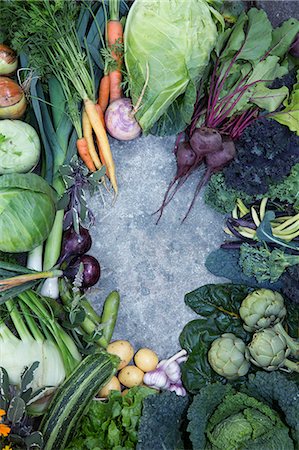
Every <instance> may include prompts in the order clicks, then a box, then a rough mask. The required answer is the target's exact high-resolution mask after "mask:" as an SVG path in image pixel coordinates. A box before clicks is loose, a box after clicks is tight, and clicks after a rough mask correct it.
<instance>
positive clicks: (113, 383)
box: [98, 377, 121, 398]
mask: <svg viewBox="0 0 299 450" xmlns="http://www.w3.org/2000/svg"><path fill="white" fill-rule="evenodd" d="M111 391H119V392H120V391H121V387H120V382H119V381H118V378H117V377H112V378H111V380H110V381H109V383H107V384H106V385H105V386H104V387H102V389H101V390H100V392H99V393H98V396H99V397H101V398H106V397H108V395H109V394H110V392H111Z"/></svg>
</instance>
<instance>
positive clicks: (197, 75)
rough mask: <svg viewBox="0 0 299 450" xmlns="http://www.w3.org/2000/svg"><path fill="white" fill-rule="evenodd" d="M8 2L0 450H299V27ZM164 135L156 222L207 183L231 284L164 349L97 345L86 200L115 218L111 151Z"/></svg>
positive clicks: (195, 14) (244, 15)
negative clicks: (170, 142)
mask: <svg viewBox="0 0 299 450" xmlns="http://www.w3.org/2000/svg"><path fill="white" fill-rule="evenodd" d="M131 3H132V2H128V3H127V2H125V1H123V0H108V1H106V2H96V1H91V2H86V1H84V0H82V1H75V0H40V1H39V2H36V1H35V0H28V1H26V2H19V1H16V0H4V1H3V2H2V5H1V16H0V25H1V33H2V34H1V39H2V40H3V43H1V44H0V252H1V254H0V348H1V352H0V448H1V449H2V450H18V449H40V450H60V449H61V450H63V449H69V450H72V449H81V448H82V449H96V448H105V449H115V450H118V449H120V448H137V449H140V450H146V449H149V450H155V449H157V450H158V449H161V448H163V449H169V450H173V449H174V448H188V449H200V450H203V449H207V450H208V449H215V450H216V449H223V450H226V449H227V450H228V449H231V450H234V449H235V450H237V449H240V448H246V449H250V448H261V449H263V448H264V449H268V448H273V449H274V448H284V449H287V450H288V449H290V450H291V449H295V448H297V447H298V445H299V438H298V433H299V428H298V420H297V418H298V416H299V403H298V398H299V387H298V372H299V362H298V360H299V340H298V337H299V336H298V318H299V317H298V314H299V312H298V307H297V303H298V298H299V297H298V294H299V253H298V252H299V246H298V240H299V214H298V208H299V203H298V191H299V140H298V139H299V138H298V135H299V128H298V123H299V116H298V103H299V100H298V92H299V78H298V76H299V71H298V61H299V59H298V58H299V21H298V20H296V19H293V18H290V19H289V20H287V21H285V22H284V23H282V24H281V25H280V26H279V27H277V28H273V27H272V25H271V23H270V21H269V19H268V17H267V15H266V13H265V12H264V11H263V10H259V9H256V8H249V9H248V10H245V8H244V5H242V4H241V3H240V2H234V4H231V3H232V2H228V3H227V2H223V1H215V2H211V1H210V0H182V1H181V2H174V1H173V0H153V1H150V2H145V1H144V0H135V1H134V2H133V4H131ZM141 133H144V134H147V133H152V134H157V135H160V136H163V135H165V134H176V135H177V139H176V142H175V148H174V155H175V157H176V161H177V172H176V174H175V176H174V178H173V180H172V181H171V182H170V184H169V186H168V189H167V191H166V194H165V196H164V199H163V201H162V205H161V207H160V209H159V210H158V211H157V213H158V214H159V215H158V218H157V221H159V220H160V218H161V216H162V214H163V212H164V208H165V207H166V206H167V205H168V204H169V202H170V201H171V200H172V199H173V197H174V195H175V194H176V192H177V191H178V190H179V189H180V188H181V187H182V186H183V184H185V183H186V182H187V180H188V179H189V177H190V176H191V174H193V173H194V172H195V171H197V170H198V169H199V168H203V167H204V174H203V175H202V177H201V178H200V179H199V180H198V184H197V187H196V190H195V193H194V198H193V200H192V202H191V204H190V206H189V208H188V209H187V211H186V215H185V217H184V218H183V221H184V220H185V219H186V218H187V216H188V214H189V212H190V211H191V209H192V207H193V205H194V203H195V200H196V198H197V196H198V195H199V192H200V190H201V188H202V187H203V186H204V185H207V188H206V191H205V199H206V202H207V203H208V204H209V205H211V206H212V207H214V208H215V209H217V210H218V211H220V212H226V213H230V215H229V216H227V217H226V219H225V220H226V227H225V230H224V231H225V233H226V235H227V236H228V240H227V241H226V242H224V244H223V245H222V246H221V249H219V250H216V251H215V252H212V254H211V255H209V257H208V259H207V261H206V266H207V267H208V269H209V270H210V271H212V272H213V273H214V274H216V275H221V276H224V277H226V278H228V279H230V280H232V283H228V284H218V285H205V286H202V287H200V288H199V289H197V290H195V291H193V292H190V293H188V294H186V297H185V303H186V305H188V306H189V307H191V308H192V309H193V311H194V312H195V313H196V314H198V318H196V319H194V320H192V321H191V322H189V323H187V324H186V326H185V327H184V329H183V330H182V332H181V334H180V338H179V344H180V347H181V348H180V349H179V351H178V352H177V353H175V354H174V355H173V356H170V357H169V358H167V359H161V360H159V357H158V354H157V353H156V352H155V351H153V350H152V349H151V348H147V347H146V348H139V349H138V350H137V351H136V352H135V350H134V347H133V346H132V344H131V343H130V342H129V341H127V340H125V339H121V340H112V339H113V332H114V328H115V325H116V321H117V315H118V310H119V308H120V306H121V305H120V295H119V293H118V291H116V290H113V291H112V292H110V293H107V294H108V295H107V296H106V299H105V300H103V301H102V302H101V305H102V312H101V314H99V313H98V312H97V311H96V310H95V309H94V308H93V306H92V305H91V303H90V301H89V300H88V297H89V292H90V291H89V289H90V288H91V287H93V286H96V285H97V283H98V282H100V281H101V264H100V262H99V261H98V260H97V259H96V258H95V257H94V256H92V255H91V254H90V253H89V252H90V250H91V249H92V239H91V235H90V227H91V226H92V225H94V222H95V218H94V214H93V212H92V211H91V209H90V208H89V205H88V198H89V196H92V195H93V194H95V193H96V192H97V191H100V193H101V195H102V198H103V196H104V195H105V196H106V195H109V194H111V190H112V191H113V200H116V196H117V194H118V184H117V177H116V168H115V164H114V158H113V155H112V151H111V148H110V142H109V139H110V138H108V135H110V136H111V137H113V138H114V139H118V140H132V139H135V138H137V137H139V136H140V135H141Z"/></svg>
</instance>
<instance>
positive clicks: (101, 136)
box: [84, 98, 118, 195]
mask: <svg viewBox="0 0 299 450" xmlns="http://www.w3.org/2000/svg"><path fill="white" fill-rule="evenodd" d="M84 106H85V111H86V114H87V115H88V118H89V121H90V123H91V126H92V128H93V130H94V132H95V135H96V138H97V140H98V142H100V146H101V149H102V154H103V156H104V160H105V163H106V164H105V165H106V170H107V172H108V173H109V177H110V181H111V184H112V187H113V189H114V192H115V195H117V193H118V187H117V181H116V175H115V164H114V161H113V157H112V153H111V149H110V145H109V141H108V137H107V133H106V130H105V128H104V127H103V124H102V122H101V119H100V117H99V114H98V112H97V108H96V105H95V104H94V103H93V102H92V101H91V100H90V99H89V98H85V99H84Z"/></svg>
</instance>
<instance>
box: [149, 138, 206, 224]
mask: <svg viewBox="0 0 299 450" xmlns="http://www.w3.org/2000/svg"><path fill="white" fill-rule="evenodd" d="M201 159H202V158H201ZM201 159H200V160H199V158H198V157H197V156H196V154H195V152H194V151H193V150H192V148H191V145H190V144H189V142H186V141H184V142H181V143H179V144H178V145H177V147H176V160H177V171H176V174H175V176H174V178H173V179H172V181H171V182H170V183H169V186H168V188H167V191H166V193H165V195H164V198H163V202H162V205H161V207H160V208H159V209H158V210H157V211H156V212H155V213H154V214H156V213H158V212H159V213H160V214H159V217H158V219H157V223H158V222H159V220H160V219H161V216H162V214H163V210H164V208H165V206H166V205H168V203H169V202H170V201H171V200H172V198H173V196H174V195H175V193H176V192H177V190H178V189H179V188H180V187H181V186H182V185H183V184H184V183H185V181H186V180H187V178H188V177H189V176H190V174H191V173H192V172H193V170H194V169H196V167H198V165H199V163H200V162H201ZM175 184H176V186H175ZM173 186H175V187H174V189H173V191H172V192H170V191H171V189H172V187H173Z"/></svg>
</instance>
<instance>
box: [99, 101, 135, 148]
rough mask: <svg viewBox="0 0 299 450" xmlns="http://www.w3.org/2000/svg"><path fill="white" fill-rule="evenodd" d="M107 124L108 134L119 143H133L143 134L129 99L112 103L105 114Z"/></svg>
mask: <svg viewBox="0 0 299 450" xmlns="http://www.w3.org/2000/svg"><path fill="white" fill-rule="evenodd" d="M105 123H106V128H107V131H108V133H109V134H110V135H111V136H112V137H114V138H115V139H118V140H119V141H131V140H133V139H136V138H137V137H138V136H140V134H141V128H140V125H139V124H138V122H137V120H136V119H135V117H134V113H133V107H132V102H131V100H130V99H129V98H119V99H118V100H115V101H114V102H112V103H110V105H109V106H108V108H107V109H106V112H105Z"/></svg>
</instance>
